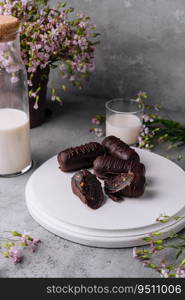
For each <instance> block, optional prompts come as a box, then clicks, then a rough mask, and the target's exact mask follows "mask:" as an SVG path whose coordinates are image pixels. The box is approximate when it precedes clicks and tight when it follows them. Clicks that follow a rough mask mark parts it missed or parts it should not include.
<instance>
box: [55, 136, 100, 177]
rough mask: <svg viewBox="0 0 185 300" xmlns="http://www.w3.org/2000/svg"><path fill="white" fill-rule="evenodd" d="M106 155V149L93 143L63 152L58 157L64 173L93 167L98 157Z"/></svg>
mask: <svg viewBox="0 0 185 300" xmlns="http://www.w3.org/2000/svg"><path fill="white" fill-rule="evenodd" d="M103 154H104V147H103V146H102V145H101V144H99V143H96V142H91V143H88V144H85V145H81V146H78V147H74V148H68V149H65V150H63V151H61V152H60V153H59V154H58V156H57V159H58V163H59V165H60V169H61V170H62V171H64V172H70V171H76V170H80V169H83V168H89V167H92V165H93V161H94V160H95V159H96V157H97V156H99V155H103Z"/></svg>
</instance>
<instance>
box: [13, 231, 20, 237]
mask: <svg viewBox="0 0 185 300" xmlns="http://www.w3.org/2000/svg"><path fill="white" fill-rule="evenodd" d="M11 234H12V235H13V236H22V234H21V233H19V232H17V231H12V232H11Z"/></svg>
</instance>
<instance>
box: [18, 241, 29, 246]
mask: <svg viewBox="0 0 185 300" xmlns="http://www.w3.org/2000/svg"><path fill="white" fill-rule="evenodd" d="M19 245H20V246H21V247H26V246H28V245H27V244H26V243H24V242H21V243H20V244H19Z"/></svg>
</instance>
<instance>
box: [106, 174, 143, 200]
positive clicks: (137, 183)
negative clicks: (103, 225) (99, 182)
mask: <svg viewBox="0 0 185 300" xmlns="http://www.w3.org/2000/svg"><path fill="white" fill-rule="evenodd" d="M145 184H146V180H145V177H144V176H142V175H140V174H134V173H132V174H128V173H127V174H126V173H123V174H119V175H117V176H116V177H114V178H109V179H107V180H105V187H104V190H105V193H106V194H107V195H108V196H109V197H110V198H111V199H112V200H114V201H120V200H122V199H123V197H124V196H125V197H140V196H142V195H143V193H144V191H145Z"/></svg>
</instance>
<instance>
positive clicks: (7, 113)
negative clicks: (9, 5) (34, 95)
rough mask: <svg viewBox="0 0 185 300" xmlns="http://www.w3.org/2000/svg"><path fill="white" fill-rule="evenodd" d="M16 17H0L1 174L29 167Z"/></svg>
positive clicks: (24, 87)
mask: <svg viewBox="0 0 185 300" xmlns="http://www.w3.org/2000/svg"><path fill="white" fill-rule="evenodd" d="M18 28H19V21H18V19H16V18H14V17H12V16H0V177H9V176H16V175H20V174H23V173H25V172H26V171H28V170H29V169H30V168H31V166H32V159H31V148H30V125H29V105H28V87H27V72H26V69H25V66H24V64H23V62H22V59H21V56H20V47H19V36H18V34H17V31H18Z"/></svg>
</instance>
